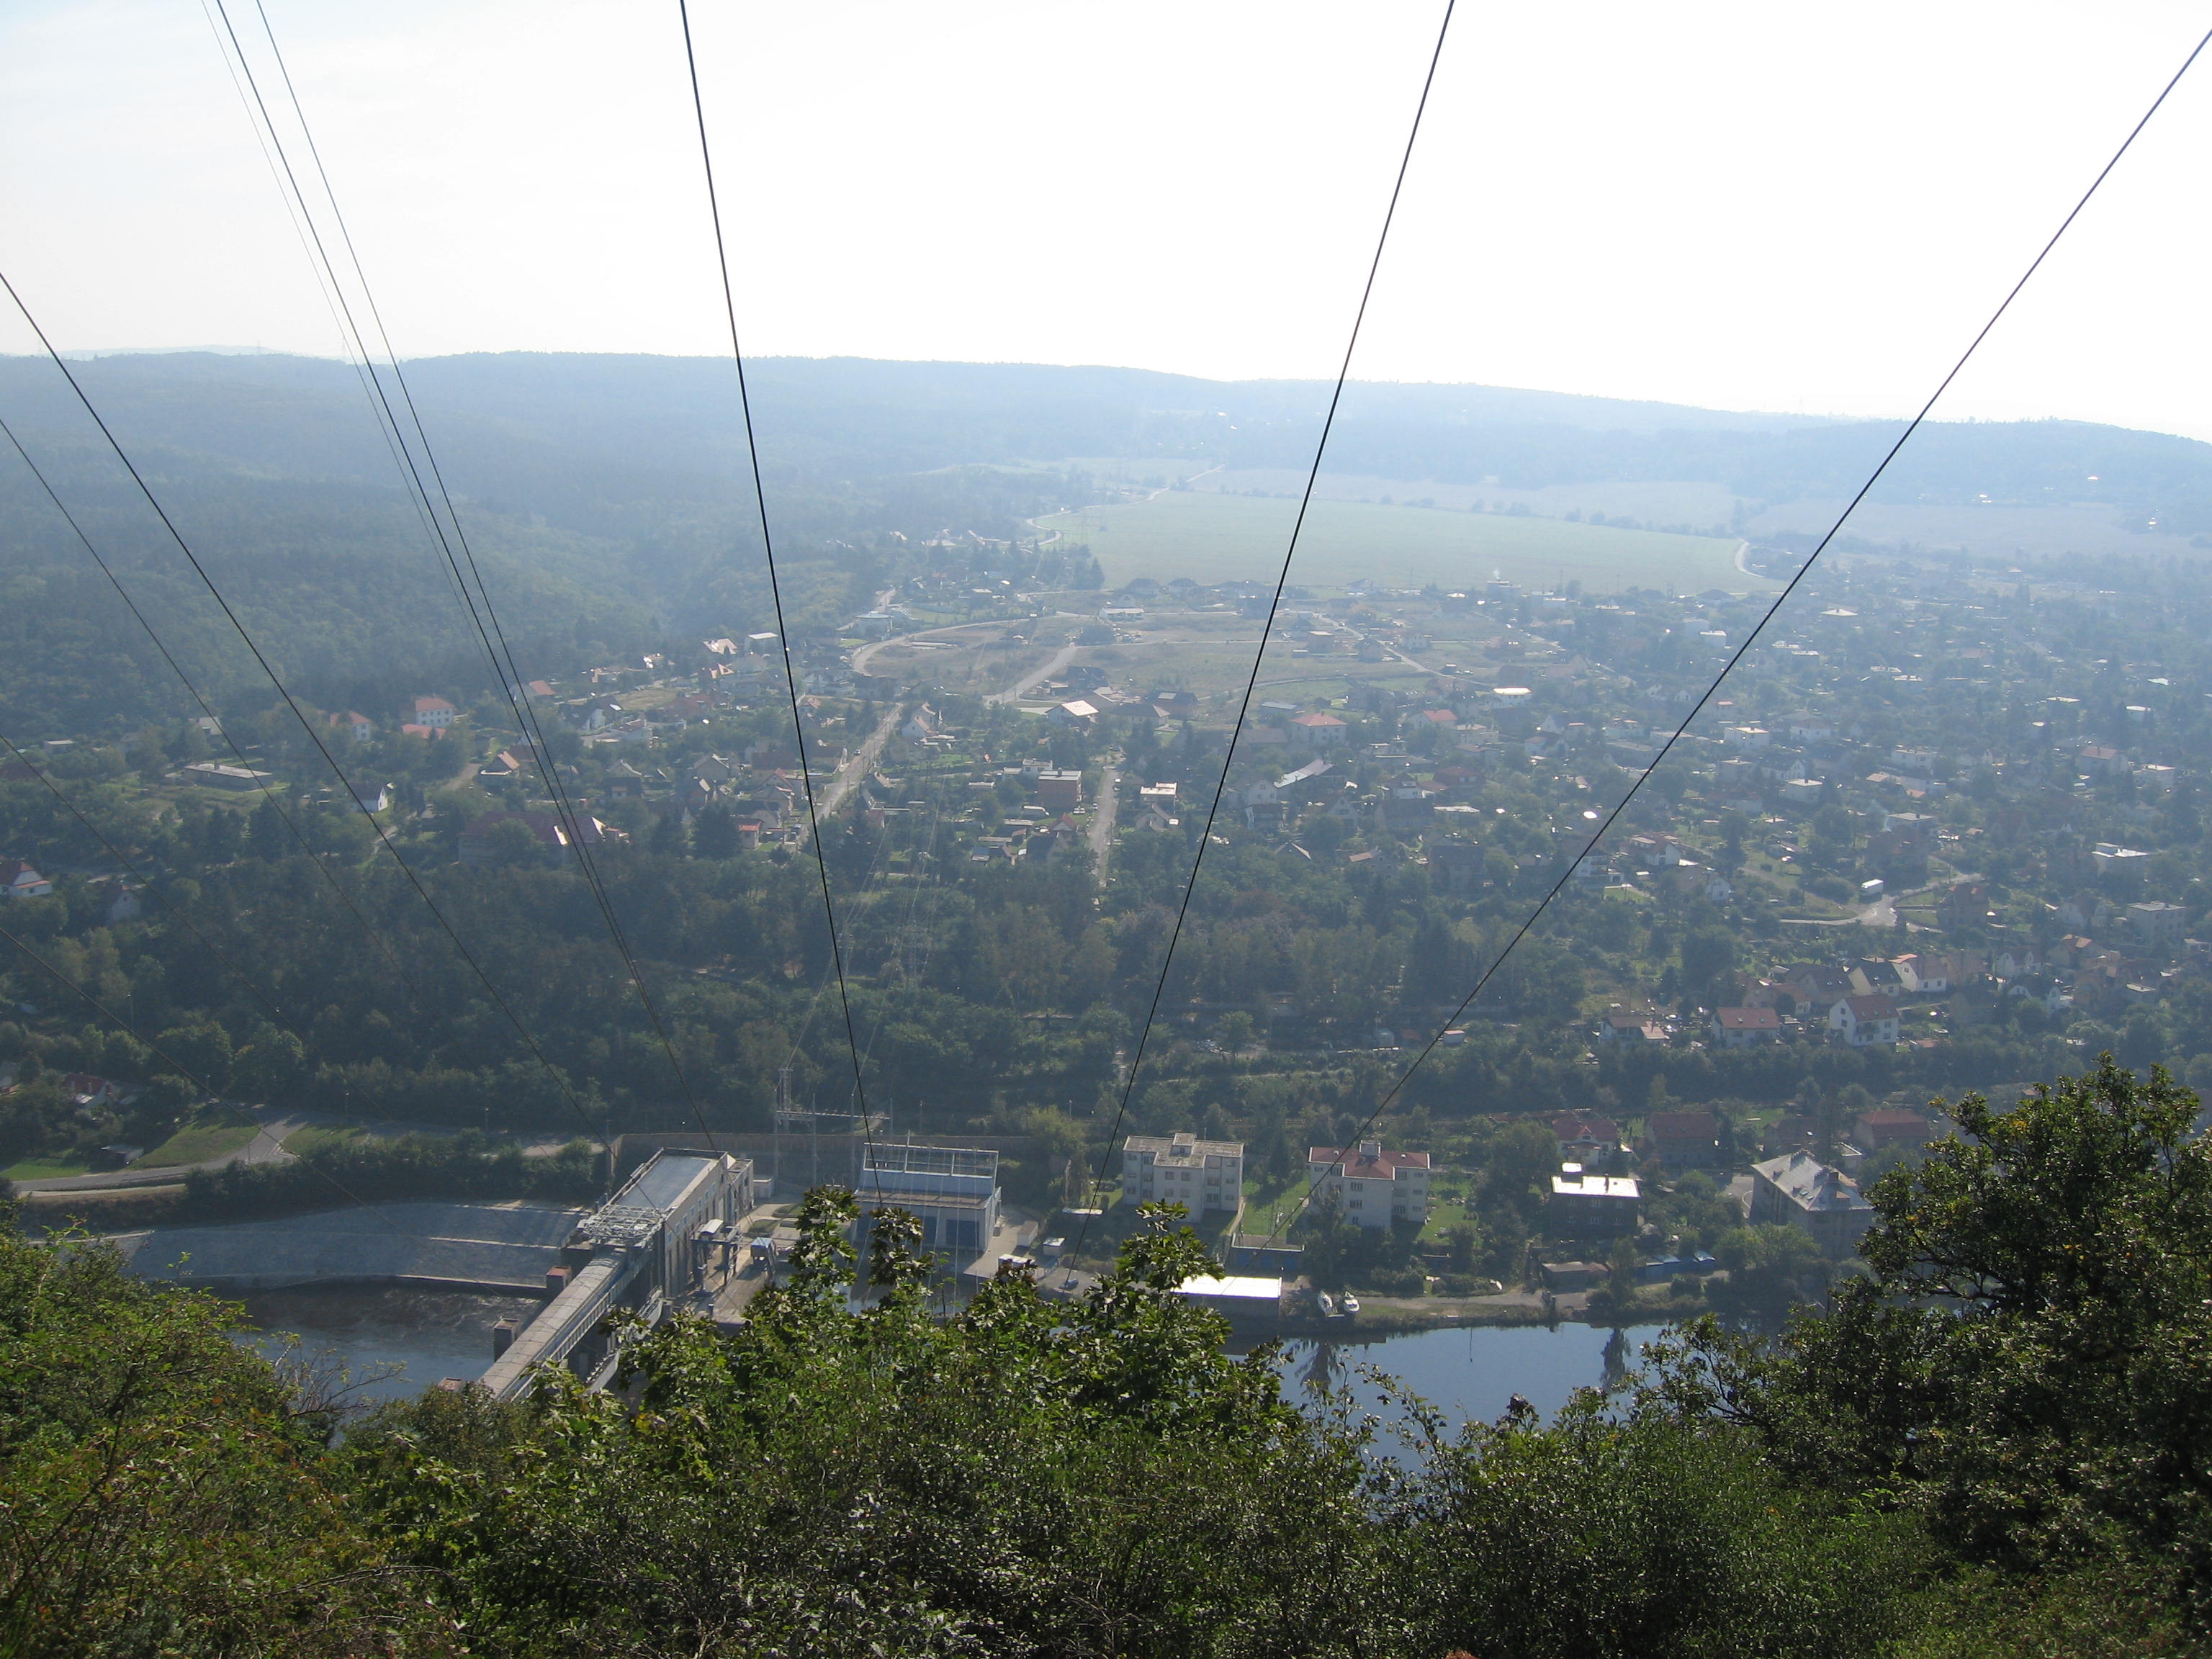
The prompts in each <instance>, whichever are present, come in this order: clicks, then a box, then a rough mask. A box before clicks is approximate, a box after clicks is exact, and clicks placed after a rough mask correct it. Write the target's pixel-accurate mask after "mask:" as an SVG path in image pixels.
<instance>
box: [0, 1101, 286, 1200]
mask: <svg viewBox="0 0 2212 1659" xmlns="http://www.w3.org/2000/svg"><path fill="white" fill-rule="evenodd" d="M254 1116H255V1117H257V1118H258V1119H259V1120H260V1123H259V1126H258V1127H257V1128H256V1129H255V1130H254V1133H253V1139H251V1140H249V1141H247V1142H246V1145H245V1146H240V1148H238V1150H237V1151H235V1152H225V1153H224V1154H223V1155H222V1157H221V1158H204V1159H202V1160H201V1161H200V1162H199V1163H197V1164H163V1165H161V1167H159V1168H157V1169H146V1170H100V1171H98V1172H96V1173H94V1174H92V1175H81V1176H47V1177H46V1178H45V1179H43V1180H39V1181H19V1182H15V1190H16V1191H17V1192H19V1193H108V1192H117V1191H119V1190H121V1189H123V1188H131V1187H167V1186H173V1185H175V1184H176V1183H177V1182H180V1181H182V1180H183V1179H184V1178H185V1174H186V1172H187V1171H189V1170H221V1169H227V1168H228V1167H229V1166H230V1165H231V1164H289V1162H291V1158H292V1154H291V1153H289V1152H286V1151H285V1150H284V1139H285V1137H286V1136H288V1135H292V1134H296V1133H299V1131H300V1130H301V1129H303V1128H305V1127H307V1118H306V1117H305V1116H301V1115H295V1114H289V1113H279V1112H270V1111H268V1110H266V1109H258V1110H255V1112H254Z"/></svg>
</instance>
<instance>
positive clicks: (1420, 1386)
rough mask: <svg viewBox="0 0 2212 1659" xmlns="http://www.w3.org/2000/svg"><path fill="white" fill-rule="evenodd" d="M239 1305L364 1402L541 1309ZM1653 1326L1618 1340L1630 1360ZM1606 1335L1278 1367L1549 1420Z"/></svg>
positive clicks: (1294, 1378) (391, 1395)
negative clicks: (1522, 1407)
mask: <svg viewBox="0 0 2212 1659" xmlns="http://www.w3.org/2000/svg"><path fill="white" fill-rule="evenodd" d="M240 1300H242V1301H243V1302H244V1303H245V1304H246V1312H247V1314H248V1316H251V1318H252V1320H253V1322H254V1323H255V1324H256V1325H257V1326H258V1327H260V1329H259V1330H258V1332H256V1333H255V1334H252V1336H250V1337H249V1338H248V1339H247V1340H250V1341H252V1344H253V1346H256V1347H258V1348H259V1349H261V1350H262V1351H263V1352H270V1353H273V1352H276V1351H277V1350H278V1349H280V1348H281V1347H282V1346H283V1341H284V1338H285V1336H286V1335H287V1334H294V1335H297V1336H298V1337H299V1339H300V1341H299V1345H298V1346H299V1352H300V1353H301V1356H302V1357H303V1358H318V1357H327V1358H330V1359H331V1360H334V1361H336V1362H337V1363H338V1364H343V1365H344V1366H346V1367H347V1368H348V1369H349V1370H350V1371H351V1372H352V1373H353V1375H354V1376H355V1378H356V1381H358V1382H360V1383H362V1388H361V1390H360V1392H361V1395H362V1397H364V1398H367V1399H373V1400H386V1399H395V1398H400V1397H404V1396H406V1395H413V1394H417V1393H419V1392H421V1391H422V1389H426V1388H428V1387H430V1386H432V1385H433V1384H435V1383H437V1382H439V1381H440V1380H441V1378H444V1377H448V1376H458V1377H464V1378H468V1379H474V1378H475V1377H477V1376H482V1375H483V1370H484V1368H485V1367H486V1366H487V1365H489V1364H491V1358H492V1355H491V1328H492V1327H493V1326H494V1325H495V1324H496V1323H497V1322H499V1321H501V1319H507V1318H513V1319H520V1320H526V1319H528V1318H529V1317H530V1316H531V1315H532V1314H533V1313H535V1312H536V1311H537V1310H538V1307H539V1306H540V1305H541V1302H540V1299H539V1298H538V1297H532V1296H487V1295H480V1294H477V1293H476V1292H473V1291H422V1290H410V1289H408V1288H406V1287H405V1286H403V1285H324V1286H310V1287H304V1288H301V1289H299V1290H290V1291H257V1292H255V1293H252V1294H251V1295H248V1296H246V1297H241V1298H240ZM1657 1333H1658V1327H1656V1326H1648V1327H1644V1328H1641V1329H1636V1330H1631V1331H1629V1332H1628V1333H1627V1334H1626V1358H1628V1359H1629V1360H1630V1361H1633V1360H1634V1358H1635V1355H1636V1350H1637V1348H1638V1346H1639V1345H1640V1344H1642V1343H1644V1342H1645V1341H1648V1340H1650V1339H1651V1338H1652V1337H1653V1336H1655V1335H1656V1334H1657ZM1610 1335H1611V1333H1610V1332H1607V1331H1604V1330H1601V1329H1597V1328H1594V1327H1591V1326H1589V1325H1577V1324H1563V1325H1559V1326H1558V1327H1556V1328H1546V1327H1544V1326H1541V1325H1532V1326H1516V1327H1499V1326H1481V1325H1476V1326H1469V1327H1468V1328H1464V1329H1457V1328H1455V1329H1449V1330H1437V1331H1411V1332H1407V1333H1404V1334H1400V1335H1396V1336H1389V1337H1383V1338H1381V1339H1379V1340H1374V1341H1368V1342H1358V1341H1352V1340H1341V1341H1331V1342H1324V1343H1316V1342H1312V1341H1307V1340H1299V1341H1296V1342H1292V1343H1291V1344H1289V1345H1288V1346H1286V1348H1285V1351H1284V1354H1283V1361H1282V1370H1283V1377H1284V1382H1285V1387H1286V1389H1287V1391H1288V1393H1289V1395H1290V1396H1291V1398H1292V1399H1294V1400H1301V1401H1303V1400H1305V1399H1307V1398H1308V1397H1309V1396H1308V1392H1307V1385H1308V1384H1309V1383H1311V1382H1315V1381H1319V1380H1322V1379H1324V1378H1326V1379H1328V1381H1331V1382H1333V1383H1337V1384H1339V1385H1348V1386H1350V1387H1351V1388H1352V1392H1353V1396H1354V1398H1355V1399H1357V1400H1358V1401H1359V1403H1360V1405H1361V1406H1362V1407H1363V1408H1364V1409H1369V1410H1382V1409H1383V1401H1382V1399H1381V1395H1380V1393H1379V1391H1378V1390H1377V1389H1376V1388H1375V1387H1374V1386H1373V1385H1372V1384H1371V1383H1367V1382H1365V1381H1364V1379H1363V1378H1362V1377H1361V1376H1360V1371H1361V1370H1362V1369H1363V1368H1366V1367H1372V1368H1374V1369H1376V1370H1382V1371H1385V1372H1388V1373H1389V1374H1390V1375H1391V1376H1395V1378H1396V1379H1397V1380H1398V1382H1399V1383H1401V1385H1402V1386H1403V1387H1404V1388H1406V1389H1410V1390H1411V1391H1412V1392H1413V1393H1415V1394H1417V1395H1420V1396H1421V1397H1422V1398H1424V1399H1425V1400H1426V1401H1429V1402H1430V1403H1431V1405H1433V1406H1435V1407H1437V1408H1438V1409H1439V1410H1440V1411H1442V1412H1443V1414H1444V1416H1445V1418H1446V1419H1447V1420H1449V1421H1450V1422H1452V1423H1455V1424H1456V1423H1459V1422H1463V1421H1468V1420H1473V1419H1482V1420H1490V1419H1496V1418H1498V1416H1500V1415H1502V1414H1503V1413H1504V1411H1505V1408H1506V1407H1507V1405H1508V1403H1509V1402H1510V1401H1511V1400H1512V1397H1513V1396H1514V1395H1516V1394H1518V1395H1522V1397H1523V1398H1524V1399H1526V1400H1527V1401H1528V1403H1529V1404H1531V1405H1532V1406H1534V1407H1536V1408H1537V1409H1538V1410H1539V1411H1541V1412H1542V1413H1545V1414H1546V1415H1547V1416H1549V1415H1550V1414H1551V1413H1553V1412H1556V1411H1557V1410H1559V1407H1562V1406H1564V1405H1565V1404H1566V1402H1567V1400H1568V1398H1569V1396H1570V1395H1572V1394H1573V1393H1574V1391H1575V1390H1576V1389H1578V1388H1583V1387H1589V1388H1596V1387H1600V1386H1601V1385H1602V1384H1603V1383H1604V1382H1605V1381H1606V1378H1607V1364H1606V1353H1605V1350H1606V1343H1607V1339H1608V1337H1609V1336H1610ZM1393 1414H1395V1413H1393Z"/></svg>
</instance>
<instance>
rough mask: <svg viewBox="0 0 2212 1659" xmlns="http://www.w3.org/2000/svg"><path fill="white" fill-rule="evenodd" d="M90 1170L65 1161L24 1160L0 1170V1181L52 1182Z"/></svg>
mask: <svg viewBox="0 0 2212 1659" xmlns="http://www.w3.org/2000/svg"><path fill="white" fill-rule="evenodd" d="M91 1168H92V1166H91V1165H90V1164H73V1163H70V1162H69V1161H68V1160H67V1159H57V1158H26V1159H25V1160H24V1161H23V1162H22V1163H21V1164H9V1166H8V1167H7V1168H6V1169H4V1170H0V1181H52V1179H54V1177H56V1176H81V1175H84V1174H86V1173H87V1172H88V1171H89V1170H91Z"/></svg>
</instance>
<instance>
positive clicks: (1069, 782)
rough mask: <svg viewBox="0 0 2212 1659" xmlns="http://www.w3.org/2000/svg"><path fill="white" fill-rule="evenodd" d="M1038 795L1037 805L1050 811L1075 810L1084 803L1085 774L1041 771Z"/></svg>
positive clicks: (1037, 787) (1038, 778) (1038, 776)
mask: <svg viewBox="0 0 2212 1659" xmlns="http://www.w3.org/2000/svg"><path fill="white" fill-rule="evenodd" d="M1036 797H1037V805H1040V806H1042V807H1043V808H1044V810H1045V811H1048V812H1073V811H1076V810H1077V809H1078V808H1079V807H1080V806H1081V805H1083V774H1082V773H1080V772H1040V773H1038V774H1037V781H1036Z"/></svg>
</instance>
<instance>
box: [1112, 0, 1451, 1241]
mask: <svg viewBox="0 0 2212 1659" xmlns="http://www.w3.org/2000/svg"><path fill="white" fill-rule="evenodd" d="M1456 3H1457V0H1444V13H1443V21H1441V22H1439V23H1438V24H1437V43H1436V45H1435V46H1434V47H1432V48H1431V50H1430V52H1429V68H1428V73H1427V74H1426V75H1425V76H1423V77H1422V80H1421V95H1420V98H1419V100H1418V101H1417V102H1416V103H1415V104H1414V106H1413V125H1412V126H1411V128H1410V129H1408V131H1407V134H1406V146H1405V149H1404V150H1403V152H1402V153H1401V155H1399V157H1398V173H1397V177H1396V178H1395V179H1393V180H1392V181H1391V185H1390V202H1389V206H1388V207H1386V208H1385V209H1384V210H1383V228H1382V229H1381V230H1380V231H1378V232H1377V233H1376V238H1375V252H1374V255H1373V257H1372V258H1370V259H1369V260H1368V262H1367V281H1366V283H1364V285H1363V286H1362V287H1361V289H1360V290H1359V306H1358V310H1356V311H1355V312H1354V313H1352V333H1351V335H1350V337H1348V338H1347V339H1346V341H1345V343H1344V361H1343V362H1341V363H1340V364H1339V365H1338V367H1337V371H1336V384H1335V386H1334V388H1332V390H1331V391H1330V392H1329V397H1328V414H1327V415H1325V416H1323V417H1322V423H1321V436H1320V438H1319V439H1318V440H1317V441H1316V443H1315V444H1314V458H1313V465H1311V466H1310V467H1309V468H1308V469H1307V470H1306V483H1305V489H1304V493H1303V494H1302V495H1300V496H1299V498H1298V515H1297V520H1295V521H1294V522H1293V523H1292V524H1291V539H1290V544H1289V545H1288V546H1286V547H1285V549H1284V550H1283V564H1282V568H1281V569H1280V570H1279V571H1278V572H1277V573H1276V574H1275V591H1274V593H1273V597H1271V598H1270V599H1268V601H1267V621H1266V623H1263V624H1262V625H1261V629H1260V643H1259V647H1258V648H1257V649H1256V650H1255V651H1254V652H1253V653H1252V671H1251V673H1250V674H1249V675H1248V676H1247V677H1246V678H1245V681H1244V696H1243V700H1242V701H1241V702H1238V704H1237V723H1236V725H1235V726H1232V727H1231V730H1230V733H1229V750H1228V753H1226V754H1225V755H1224V756H1223V757H1222V760H1221V776H1220V777H1219V778H1218V780H1217V781H1215V783H1214V786H1213V799H1212V802H1211V803H1209V804H1208V805H1207V806H1206V827H1205V829H1203V830H1202V831H1200V835H1199V838H1198V853H1197V855H1196V856H1195V857H1194V858H1193V859H1192V860H1191V865H1190V879H1189V880H1188V882H1186V883H1185V884H1184V885H1183V890H1182V903H1181V904H1180V905H1178V906H1177V907H1176V919H1175V926H1174V927H1173V928H1172V929H1171V930H1170V932H1169V933H1168V948H1167V952H1166V954H1165V955H1164V956H1163V957H1161V958H1160V976H1159V978H1158V981H1156V982H1155V983H1154V984H1153V986H1152V1006H1151V1007H1150V1008H1149V1009H1148V1010H1147V1011H1146V1014H1145V1024H1144V1026H1143V1028H1142V1029H1141V1030H1139V1032H1138V1034H1137V1048H1136V1052H1135V1054H1133V1055H1132V1056H1131V1057H1130V1060H1129V1073H1128V1076H1127V1079H1126V1080H1125V1081H1124V1082H1123V1084H1122V1085H1121V1102H1120V1103H1119V1104H1118V1105H1116V1106H1115V1109H1114V1121H1113V1124H1112V1127H1109V1129H1108V1130H1107V1131H1106V1145H1105V1146H1104V1147H1103V1149H1102V1150H1101V1151H1100V1152H1099V1155H1098V1174H1097V1178H1096V1179H1095V1180H1094V1181H1093V1182H1091V1198H1092V1200H1093V1201H1092V1203H1091V1204H1090V1205H1088V1206H1085V1207H1086V1208H1089V1209H1091V1210H1093V1211H1095V1210H1097V1208H1098V1205H1097V1201H1096V1200H1097V1197H1098V1195H1099V1193H1100V1190H1101V1189H1102V1188H1103V1187H1104V1185H1105V1183H1106V1166H1107V1164H1108V1163H1109V1161H1110V1160H1111V1159H1112V1158H1113V1156H1114V1141H1115V1137H1117V1136H1118V1135H1119V1134H1120V1133H1121V1120H1122V1118H1123V1117H1124V1116H1125V1115H1127V1112H1128V1109H1129V1100H1130V1097H1132V1096H1133V1095H1134V1094H1135V1092H1136V1089H1137V1073H1138V1071H1139V1068H1140V1067H1141V1066H1143V1065H1144V1063H1145V1051H1146V1047H1147V1045H1148V1044H1149V1043H1150V1042H1151V1040H1152V1026H1153V1024H1154V1023H1155V1022H1156V1021H1157V1020H1158V1018H1159V1013H1160V999H1161V998H1162V997H1163V996H1164V995H1165V994H1166V993H1167V987H1168V970H1169V969H1170V968H1171V967H1172V966H1173V965H1174V963H1175V952H1176V944H1177V943H1178V942H1179V941H1180V940H1181V939H1182V927H1183V922H1184V921H1185V920H1186V919H1187V918H1188V916H1189V915H1190V902H1191V899H1192V897H1193V896H1194V895H1195V894H1196V893H1197V891H1198V875H1199V872H1200V870H1202V869H1203V868H1205V866H1206V848H1207V847H1209V846H1210V845H1212V841H1213V822H1214V818H1215V817H1216V816H1217V815H1218V813H1219V812H1220V811H1221V797H1222V794H1223V793H1224V792H1225V790H1226V789H1227V788H1228V787H1229V769H1230V767H1231V765H1233V764H1234V763H1235V762H1236V759H1237V739H1238V738H1241V737H1242V736H1243V734H1244V722H1245V720H1247V719H1248V718H1249V716H1250V714H1251V712H1252V696H1253V693H1254V691H1255V690H1256V689H1257V688H1258V685H1259V683H1260V665H1261V663H1262V662H1263V661H1264V660H1265V659H1266V658H1267V636H1268V635H1270V634H1272V633H1273V632H1274V629H1275V613H1276V612H1277V611H1279V610H1280V609H1281V607H1282V603H1283V588H1284V586H1285V585H1286V584H1287V583H1288V582H1289V581H1290V579H1291V560H1292V559H1293V558H1294V557H1296V556H1297V550H1298V538H1299V536H1300V535H1301V534H1302V533H1303V532H1304V529H1305V524H1306V512H1307V509H1308V508H1310V507H1311V506H1312V505H1313V497H1314V488H1315V486H1316V483H1319V481H1320V478H1321V464H1322V457H1323V456H1324V455H1325V454H1327V453H1328V435H1329V433H1330V431H1331V430H1332V429H1333V428H1334V427H1335V425H1336V410H1337V405H1338V404H1340V403H1341V402H1342V401H1343V399H1344V386H1345V382H1346V380H1348V379H1350V378H1351V374H1352V355H1353V353H1355V352H1356V351H1358V349H1359V331H1360V328H1361V325H1363V324H1364V323H1365V322H1366V320H1367V304H1368V301H1370V300H1371V299H1372V298H1373V297H1374V295H1375V279H1376V276H1377V275H1378V274H1379V273H1380V272H1381V270H1382V269H1383V250H1384V249H1385V248H1386V247H1388V246H1389V242H1390V225H1391V222H1392V221H1393V220H1395V218H1396V217H1397V216H1398V198H1399V197H1400V196H1401V194H1402V193H1403V192H1404V191H1405V188H1406V173H1407V169H1408V168H1410V167H1412V166H1413V147H1414V145H1415V144H1416V143H1419V140H1420V137H1421V118H1422V117H1423V116H1424V115H1425V113H1426V112H1427V111H1428V107H1429V93H1430V91H1431V88H1434V87H1435V85H1436V82H1437V64H1440V63H1442V62H1443V55H1444V41H1445V40H1446V38H1447V37H1448V36H1449V34H1450V33H1451V21H1452V9H1453V7H1454V6H1455V4H1456ZM1090 1231H1091V1217H1090V1216H1088V1215H1086V1216H1085V1217H1084V1218H1083V1225H1082V1227H1081V1228H1079V1230H1078V1231H1077V1233H1076V1236H1075V1249H1073V1250H1072V1251H1070V1252H1069V1254H1070V1255H1080V1254H1081V1253H1082V1250H1083V1243H1084V1240H1085V1239H1086V1238H1087V1237H1089V1236H1090Z"/></svg>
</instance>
